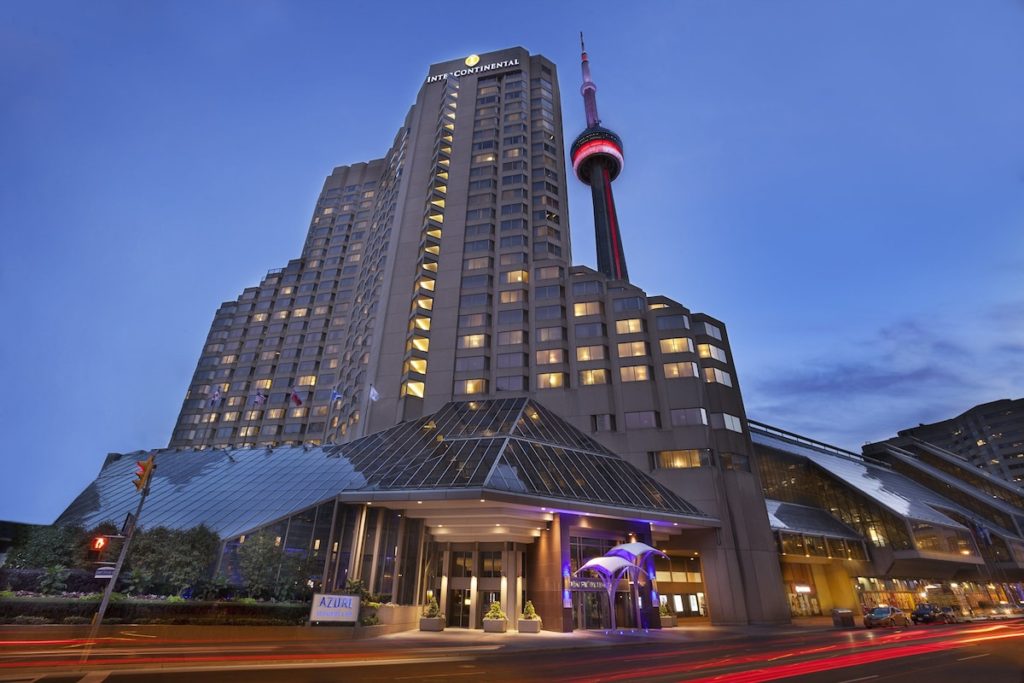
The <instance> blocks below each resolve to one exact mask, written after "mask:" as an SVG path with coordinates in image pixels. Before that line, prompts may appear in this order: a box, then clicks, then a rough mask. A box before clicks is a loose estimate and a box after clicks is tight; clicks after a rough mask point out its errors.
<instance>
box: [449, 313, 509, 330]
mask: <svg viewBox="0 0 1024 683" xmlns="http://www.w3.org/2000/svg"><path fill="white" fill-rule="evenodd" d="M506 312H507V311H506ZM498 318H499V320H500V318H501V313H499V314H498ZM490 324H491V316H490V315H489V314H487V313H469V314H467V315H460V316H459V327H460V328H462V327H483V326H484V325H490Z"/></svg>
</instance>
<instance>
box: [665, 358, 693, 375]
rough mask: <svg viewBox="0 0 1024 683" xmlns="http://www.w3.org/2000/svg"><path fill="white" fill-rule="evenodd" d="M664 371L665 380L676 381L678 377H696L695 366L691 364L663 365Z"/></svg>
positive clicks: (684, 362)
mask: <svg viewBox="0 0 1024 683" xmlns="http://www.w3.org/2000/svg"><path fill="white" fill-rule="evenodd" d="M662 367H663V368H664V369H665V378H666V379H678V378H680V377H696V376H697V364H696V363H691V362H686V361H683V362H679V363H665V364H664V365H663V366H662Z"/></svg>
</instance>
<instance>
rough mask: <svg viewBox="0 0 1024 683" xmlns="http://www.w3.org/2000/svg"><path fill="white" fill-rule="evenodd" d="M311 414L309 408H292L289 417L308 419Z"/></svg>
mask: <svg viewBox="0 0 1024 683" xmlns="http://www.w3.org/2000/svg"><path fill="white" fill-rule="evenodd" d="M308 414H309V408H306V407H305V406H303V407H301V408H292V409H291V410H289V411H288V417H306V416H307V415H308Z"/></svg>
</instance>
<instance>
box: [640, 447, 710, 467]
mask: <svg viewBox="0 0 1024 683" xmlns="http://www.w3.org/2000/svg"><path fill="white" fill-rule="evenodd" d="M650 456H651V467H652V469H656V470H678V469H689V468H691V467H710V466H711V451H709V450H708V449H706V448H688V449H686V450H679V451H657V452H655V453H651V454H650Z"/></svg>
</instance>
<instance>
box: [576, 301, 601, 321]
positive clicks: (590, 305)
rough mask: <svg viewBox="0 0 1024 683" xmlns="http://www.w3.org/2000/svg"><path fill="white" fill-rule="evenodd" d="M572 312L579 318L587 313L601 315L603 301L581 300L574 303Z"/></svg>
mask: <svg viewBox="0 0 1024 683" xmlns="http://www.w3.org/2000/svg"><path fill="white" fill-rule="evenodd" d="M572 314H573V315H574V316H575V317H577V318H582V317H583V316H585V315H601V302H600V301H580V302H578V303H575V304H573V306H572Z"/></svg>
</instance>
